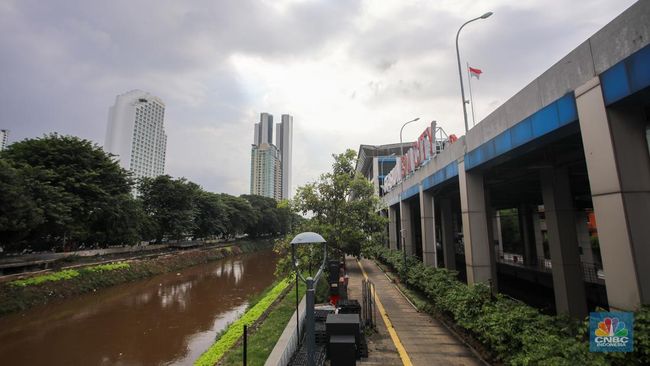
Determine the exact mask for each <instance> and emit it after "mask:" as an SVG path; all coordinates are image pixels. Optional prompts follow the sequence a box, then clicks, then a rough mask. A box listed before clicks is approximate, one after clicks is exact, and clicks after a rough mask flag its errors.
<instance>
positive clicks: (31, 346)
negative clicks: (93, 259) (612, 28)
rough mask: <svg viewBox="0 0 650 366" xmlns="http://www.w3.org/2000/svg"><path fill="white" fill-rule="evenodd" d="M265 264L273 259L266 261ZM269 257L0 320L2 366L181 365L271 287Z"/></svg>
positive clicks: (210, 267)
mask: <svg viewBox="0 0 650 366" xmlns="http://www.w3.org/2000/svg"><path fill="white" fill-rule="evenodd" d="M269 258H273V259H272V260H269ZM274 268H275V258H274V257H273V256H272V254H271V253H270V252H260V253H255V254H251V255H247V256H243V257H238V258H232V259H225V260H221V261H217V262H213V263H210V264H207V265H202V266H197V267H194V268H190V269H187V270H183V271H182V272H179V273H178V274H177V273H170V274H166V275H162V276H157V277H154V278H151V279H148V280H144V281H139V282H135V283H131V284H126V285H120V286H116V287H113V288H110V289H105V290H102V291H98V292H97V293H94V294H89V295H86V296H82V297H80V298H77V299H74V300H70V301H66V302H64V303H60V304H55V305H48V306H45V307H41V308H36V309H32V310H30V311H28V312H25V313H21V314H14V315H11V316H7V317H4V318H0V360H2V364H6V365H45V364H47V365H101V364H111V365H155V364H187V363H190V362H191V361H192V360H193V359H195V358H196V357H198V356H199V355H200V354H201V352H203V351H204V350H205V348H207V347H208V346H209V345H210V344H211V343H212V341H213V340H214V337H215V335H216V333H218V332H219V331H220V330H221V329H223V327H225V325H226V324H228V323H229V322H232V321H233V320H234V319H235V318H236V317H237V316H238V314H239V313H240V312H241V311H243V310H244V309H245V308H246V305H247V304H246V300H245V299H246V298H247V297H248V296H250V294H253V293H258V292H259V291H261V290H263V289H264V288H265V287H267V286H268V285H270V284H271V282H272V281H273V271H274Z"/></svg>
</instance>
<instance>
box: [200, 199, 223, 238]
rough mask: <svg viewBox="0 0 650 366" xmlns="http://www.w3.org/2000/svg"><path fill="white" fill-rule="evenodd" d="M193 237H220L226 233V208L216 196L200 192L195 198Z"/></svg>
mask: <svg viewBox="0 0 650 366" xmlns="http://www.w3.org/2000/svg"><path fill="white" fill-rule="evenodd" d="M196 208H197V211H196V217H195V220H194V221H195V224H196V226H195V228H194V237H196V238H207V237H215V236H222V235H223V234H224V233H225V232H226V224H227V220H228V217H227V207H226V204H225V203H223V201H222V199H221V197H220V196H219V195H218V194H215V193H212V192H200V193H199V194H198V195H197V196H196Z"/></svg>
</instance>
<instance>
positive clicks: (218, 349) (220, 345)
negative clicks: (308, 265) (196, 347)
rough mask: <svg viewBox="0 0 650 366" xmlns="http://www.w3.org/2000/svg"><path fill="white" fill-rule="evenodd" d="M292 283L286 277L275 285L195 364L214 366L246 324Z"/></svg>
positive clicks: (255, 318)
mask: <svg viewBox="0 0 650 366" xmlns="http://www.w3.org/2000/svg"><path fill="white" fill-rule="evenodd" d="M290 283H291V280H289V279H284V280H282V281H280V282H279V283H278V284H277V285H275V287H273V289H271V291H269V292H268V293H267V294H266V296H264V297H263V298H262V299H261V300H260V301H259V302H257V304H255V306H253V307H252V308H250V309H249V310H247V311H246V312H245V313H244V315H243V316H242V317H241V318H239V319H237V320H236V321H235V322H234V323H232V324H231V325H230V326H229V327H228V329H227V330H226V331H225V332H224V333H223V335H222V336H221V337H220V338H219V339H218V340H217V341H216V342H215V343H214V344H213V345H212V346H211V347H210V348H209V349H208V350H207V351H205V352H204V353H203V354H202V355H201V357H199V359H198V360H196V361H195V362H194V365H209V366H212V365H214V364H215V363H217V362H218V361H219V360H220V359H221V358H222V357H223V356H224V354H225V353H226V352H227V351H228V350H229V349H230V348H231V347H232V346H233V345H234V344H235V343H236V342H237V340H238V339H239V338H240V337H241V336H242V334H243V332H244V324H247V325H248V324H252V323H253V322H255V321H256V320H257V319H258V318H259V317H260V316H261V315H262V314H263V313H264V312H265V311H266V309H268V307H269V306H271V304H272V303H273V302H274V301H275V300H276V299H277V298H278V296H280V294H281V293H282V291H284V289H285V288H287V286H289V284H290Z"/></svg>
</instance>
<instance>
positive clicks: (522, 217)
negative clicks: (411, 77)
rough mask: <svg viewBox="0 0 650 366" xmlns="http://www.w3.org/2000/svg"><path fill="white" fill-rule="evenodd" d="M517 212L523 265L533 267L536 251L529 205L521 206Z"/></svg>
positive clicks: (535, 260) (535, 262) (535, 261)
mask: <svg viewBox="0 0 650 366" xmlns="http://www.w3.org/2000/svg"><path fill="white" fill-rule="evenodd" d="M517 212H518V213H519V232H520V233H521V241H522V243H523V245H524V263H525V264H526V265H528V266H534V265H536V264H537V250H536V247H535V232H534V225H533V215H532V208H531V207H530V205H527V204H521V205H519V209H518V210H517Z"/></svg>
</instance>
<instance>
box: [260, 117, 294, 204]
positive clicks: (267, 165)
mask: <svg viewBox="0 0 650 366" xmlns="http://www.w3.org/2000/svg"><path fill="white" fill-rule="evenodd" d="M275 127H276V134H275V139H276V140H275V145H273V116H272V115H270V114H268V113H262V114H261V115H260V122H259V123H256V124H255V135H254V139H253V145H252V147H251V186H250V188H251V190H250V192H251V194H256V195H260V196H265V197H272V198H275V199H277V200H281V199H288V198H289V194H290V190H291V148H292V140H293V117H291V116H290V115H288V114H283V115H282V122H281V123H278V124H277V125H276V126H275Z"/></svg>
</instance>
